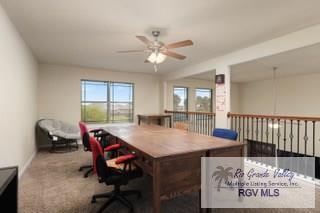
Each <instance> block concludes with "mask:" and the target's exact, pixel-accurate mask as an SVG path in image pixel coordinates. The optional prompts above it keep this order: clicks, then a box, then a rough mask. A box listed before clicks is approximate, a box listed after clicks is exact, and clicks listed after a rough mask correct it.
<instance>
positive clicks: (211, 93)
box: [194, 87, 213, 112]
mask: <svg viewBox="0 0 320 213" xmlns="http://www.w3.org/2000/svg"><path fill="white" fill-rule="evenodd" d="M197 90H209V91H210V111H209V112H213V106H212V105H213V104H212V101H213V99H212V95H213V89H212V88H204V87H197V88H195V89H194V95H195V106H194V110H195V111H196V112H202V111H198V110H197Z"/></svg>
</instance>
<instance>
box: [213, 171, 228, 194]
mask: <svg viewBox="0 0 320 213" xmlns="http://www.w3.org/2000/svg"><path fill="white" fill-rule="evenodd" d="M216 168H217V169H218V171H215V172H214V173H213V174H212V178H213V177H214V176H216V178H215V179H214V180H215V181H217V180H219V182H218V187H217V191H218V192H220V188H221V183H222V180H225V182H226V181H228V178H229V177H232V172H231V170H232V169H233V168H232V167H228V168H226V169H224V167H222V166H217V167H216Z"/></svg>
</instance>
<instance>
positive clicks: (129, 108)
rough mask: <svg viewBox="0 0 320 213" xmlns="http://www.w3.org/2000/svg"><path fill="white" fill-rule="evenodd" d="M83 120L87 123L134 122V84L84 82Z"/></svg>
mask: <svg viewBox="0 0 320 213" xmlns="http://www.w3.org/2000/svg"><path fill="white" fill-rule="evenodd" d="M109 88H110V89H109ZM108 107H110V109H109V108H108ZM81 119H82V120H83V121H86V122H106V123H107V122H132V121H133V84H132V83H116V82H102V81H85V80H82V81H81Z"/></svg>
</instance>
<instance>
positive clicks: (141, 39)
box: [136, 36, 151, 44]
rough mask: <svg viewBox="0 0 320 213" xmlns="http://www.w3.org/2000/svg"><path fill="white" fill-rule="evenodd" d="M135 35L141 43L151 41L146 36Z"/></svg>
mask: <svg viewBox="0 0 320 213" xmlns="http://www.w3.org/2000/svg"><path fill="white" fill-rule="evenodd" d="M136 37H137V39H139V40H140V41H142V42H143V43H145V44H149V43H150V42H151V41H150V40H149V39H148V38H147V37H145V36H136Z"/></svg>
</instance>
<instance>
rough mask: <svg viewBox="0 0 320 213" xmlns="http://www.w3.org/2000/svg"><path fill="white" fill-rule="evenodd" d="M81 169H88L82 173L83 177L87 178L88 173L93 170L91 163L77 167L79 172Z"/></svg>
mask: <svg viewBox="0 0 320 213" xmlns="http://www.w3.org/2000/svg"><path fill="white" fill-rule="evenodd" d="M83 169H88V170H87V171H86V172H85V173H84V175H83V177H84V178H87V177H88V176H89V174H90V173H92V172H93V166H92V165H85V166H81V167H80V168H79V172H81V171H82V170H83Z"/></svg>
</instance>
